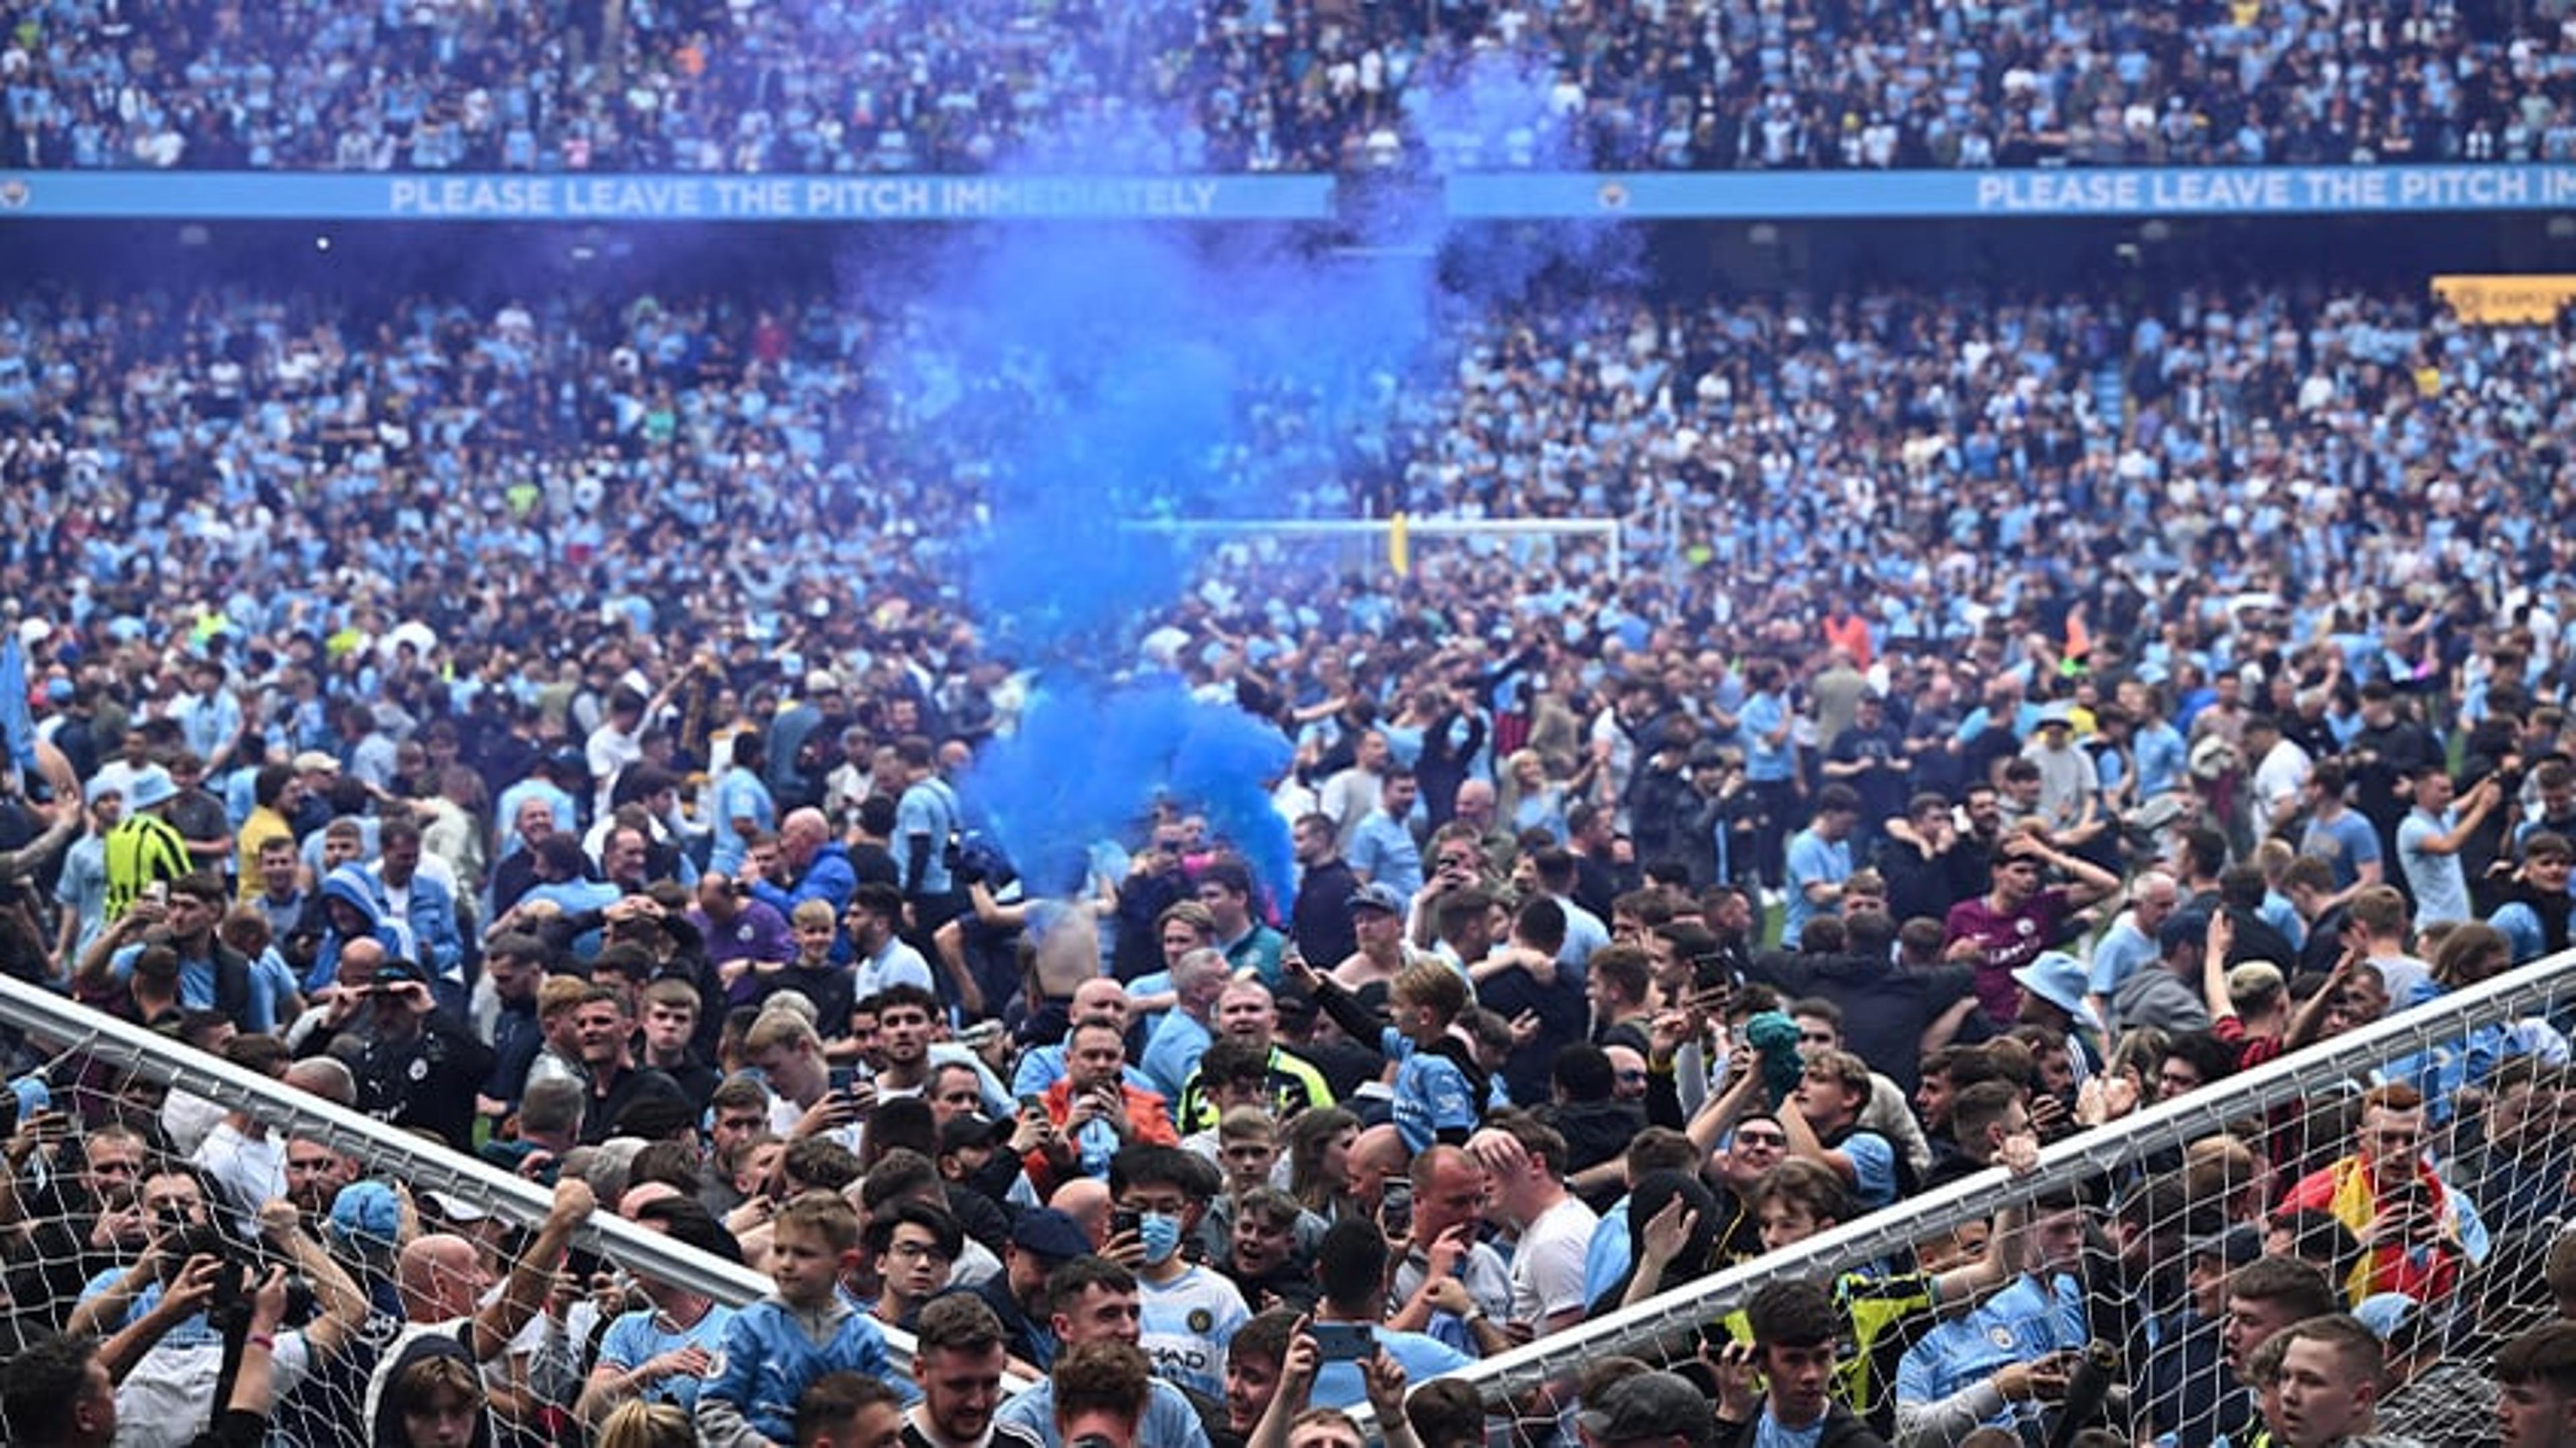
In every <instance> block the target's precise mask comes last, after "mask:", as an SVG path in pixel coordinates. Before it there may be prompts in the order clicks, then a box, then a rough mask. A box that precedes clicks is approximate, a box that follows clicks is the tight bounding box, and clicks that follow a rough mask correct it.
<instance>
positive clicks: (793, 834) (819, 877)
mask: <svg viewBox="0 0 2576 1448" xmlns="http://www.w3.org/2000/svg"><path fill="white" fill-rule="evenodd" d="M858 888H859V875H858V871H857V870H855V869H853V868H851V866H850V847H849V846H847V845H845V844H842V843H841V842H840V841H839V840H836V839H834V838H832V823H831V821H830V820H827V819H825V818H824V817H823V812H822V811H821V810H819V809H810V808H809V809H799V810H790V811H788V814H787V818H785V819H783V820H780V821H779V822H778V864H777V868H776V869H775V871H773V873H772V874H771V875H770V877H769V878H767V879H762V880H755V881H753V882H752V886H751V893H752V898H754V899H756V900H759V901H760V902H761V903H763V904H765V905H767V906H768V907H769V908H770V909H772V910H775V911H777V912H778V915H779V918H780V919H782V920H785V919H792V918H794V916H795V914H796V907H797V906H799V905H801V904H803V903H805V902H806V901H808V900H820V901H822V902H824V903H825V904H827V905H829V906H831V907H832V918H833V919H835V920H838V919H840V918H841V916H842V915H843V914H844V913H846V912H847V911H848V910H849V908H850V896H851V894H852V893H854V892H855V891H857V889H858ZM849 952H850V947H849V942H847V941H841V942H839V943H837V944H835V945H834V946H833V947H832V958H833V959H834V960H837V961H840V962H842V963H844V964H846V963H848V961H849V958H850V954H849Z"/></svg>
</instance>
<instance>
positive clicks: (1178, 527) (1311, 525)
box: [1119, 514, 1626, 583]
mask: <svg viewBox="0 0 2576 1448" xmlns="http://www.w3.org/2000/svg"><path fill="white" fill-rule="evenodd" d="M1119 526H1120V527H1121V528H1123V529H1125V530H1126V531H1128V532H1133V533H1155V534H1161V535H1164V536H1167V537H1173V538H1194V539H1244V540H1251V539H1258V538H1264V537H1270V538H1308V539H1316V540H1322V541H1327V542H1329V541H1336V540H1339V541H1345V542H1351V541H1358V542H1365V541H1369V540H1372V539H1374V540H1377V541H1378V542H1379V543H1380V545H1381V546H1383V545H1384V544H1385V543H1386V542H1387V541H1388V540H1390V539H1392V538H1394V537H1396V536H1397V535H1398V533H1399V530H1400V531H1401V535H1402V536H1403V537H1404V538H1405V539H1407V540H1408V541H1410V540H1412V539H1417V538H1459V539H1477V538H1491V539H1542V540H1544V539H1558V538H1562V539H1570V540H1575V541H1584V540H1591V541H1597V542H1599V543H1601V544H1602V545H1603V548H1602V553H1603V561H1604V567H1605V569H1606V571H1607V573H1608V574H1609V577H1610V580H1611V581H1612V582H1613V583H1616V582H1618V581H1619V578H1620V576H1621V574H1622V573H1623V571H1624V570H1625V567H1626V565H1625V561H1624V560H1623V559H1622V558H1621V556H1620V524H1619V520H1618V519H1616V518H1443V517H1421V518H1417V517H1413V516H1411V515H1409V514H1398V515H1396V516H1395V517H1392V518H1131V519H1127V520H1125V521H1123V522H1121V523H1120V524H1119Z"/></svg>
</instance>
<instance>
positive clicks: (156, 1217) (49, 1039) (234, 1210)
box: [0, 981, 910, 1444]
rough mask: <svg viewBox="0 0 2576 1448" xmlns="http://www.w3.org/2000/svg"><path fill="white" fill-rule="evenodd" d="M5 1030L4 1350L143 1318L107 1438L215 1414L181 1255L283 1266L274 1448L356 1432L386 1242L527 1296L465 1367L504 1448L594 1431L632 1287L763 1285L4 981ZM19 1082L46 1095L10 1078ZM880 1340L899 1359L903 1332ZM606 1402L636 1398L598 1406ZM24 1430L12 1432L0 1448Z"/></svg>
mask: <svg viewBox="0 0 2576 1448" xmlns="http://www.w3.org/2000/svg"><path fill="white" fill-rule="evenodd" d="M0 1020H5V1022H6V1023H7V1025H8V1026H9V1027H11V1028H13V1030H14V1031H17V1032H23V1033H24V1037H23V1041H22V1042H21V1043H20V1048H21V1053H22V1055H23V1056H25V1057H27V1058H29V1059H30V1060H31V1061H32V1063H33V1066H34V1069H32V1070H28V1071H26V1072H23V1073H18V1074H17V1079H18V1080H19V1081H20V1082H21V1083H22V1085H21V1088H20V1091H19V1093H18V1100H17V1103H16V1104H17V1106H18V1107H19V1117H18V1121H17V1126H16V1129H15V1131H14V1132H13V1133H12V1134H11V1136H10V1155H11V1163H10V1164H11V1166H12V1167H13V1168H14V1169H13V1170H12V1171H11V1172H10V1173H9V1178H10V1180H11V1182H12V1183H13V1184H14V1187H13V1190H12V1191H11V1193H10V1195H9V1198H8V1199H7V1201H6V1202H5V1203H0V1207H5V1210H0V1228H5V1241H6V1244H7V1247H6V1250H7V1258H6V1265H7V1273H8V1275H7V1285H8V1303H7V1306H8V1317H7V1319H6V1321H7V1340H6V1341H5V1343H0V1354H5V1353H14V1352H16V1351H18V1350H19V1349H20V1348H21V1347H22V1346H24V1345H26V1344H29V1343H34V1342H39V1341H42V1340H44V1339H45V1338H47V1337H48V1336H49V1335H51V1334H52V1333H54V1332H56V1331H58V1330H66V1329H67V1330H70V1331H73V1332H80V1333H88V1334H91V1335H94V1336H97V1337H100V1338H105V1339H110V1340H111V1344H112V1342H113V1339H114V1336H115V1334H117V1333H119V1332H120V1331H123V1330H126V1329H128V1328H134V1327H136V1325H137V1324H142V1326H141V1327H140V1328H137V1330H138V1331H140V1332H143V1333H145V1334H146V1335H147V1337H148V1339H149V1341H150V1344H151V1345H150V1347H149V1349H148V1351H146V1352H145V1353H144V1355H143V1356H142V1357H141V1359H140V1361H139V1362H138V1363H137V1364H136V1365H135V1366H134V1368H133V1370H132V1371H131V1372H130V1373H128V1374H126V1375H125V1376H124V1379H123V1381H122V1383H121V1384H120V1385H119V1387H118V1393H117V1399H118V1409H119V1428H118V1438H117V1441H118V1442H119V1443H139V1444H160V1443H184V1442H187V1441H188V1440H189V1439H190V1438H191V1437H192V1436H194V1434H195V1433H196V1432H197V1431H199V1430H201V1429H203V1428H205V1427H206V1425H207V1422H208V1420H209V1417H210V1415H211V1413H212V1410H213V1409H214V1407H215V1405H216V1401H217V1397H218V1377H219V1375H221V1373H222V1372H223V1364H224V1359H225V1348H224V1342H223V1340H224V1332H223V1323H224V1315H223V1313H222V1311H221V1310H220V1303H219V1302H218V1303H217V1304H214V1305H215V1306H216V1308H217V1310H215V1311H211V1312H188V1313H184V1314H181V1313H176V1312H173V1313H170V1314H167V1316H168V1318H169V1319H170V1320H169V1321H168V1322H166V1323H162V1322H160V1321H158V1320H156V1319H155V1316H154V1313H155V1307H156V1304H159V1303H161V1302H162V1301H163V1300H164V1299H165V1297H167V1296H169V1295H170V1294H173V1293H184V1292H185V1291H186V1290H187V1284H188V1282H189V1280H190V1279H191V1277H192V1276H207V1277H213V1276H221V1275H224V1274H223V1273H221V1272H218V1271H215V1270H214V1269H212V1268H211V1267H208V1266H204V1265H200V1266H198V1267H196V1268H195V1269H194V1271H193V1272H192V1271H191V1269H190V1267H189V1265H188V1264H190V1263H191V1262H194V1261H199V1260H200V1259H209V1260H211V1261H220V1262H223V1263H229V1264H237V1265H238V1266H239V1267H240V1268H241V1269H242V1271H243V1272H244V1273H245V1275H246V1276H247V1278H248V1280H249V1282H250V1283H251V1284H252V1285H254V1286H255V1285H256V1284H257V1283H258V1282H259V1281H260V1280H261V1278H262V1277H263V1276H264V1274H265V1269H266V1268H268V1267H269V1266H271V1265H276V1266H281V1267H283V1268H285V1269H287V1270H288V1272H289V1273H290V1274H291V1276H290V1279H289V1280H290V1291H289V1294H288V1295H289V1298H290V1301H289V1303H288V1306H287V1312H286V1323H285V1324H284V1325H285V1326H286V1327H289V1328H292V1329H293V1330H292V1331H280V1332H278V1333H277V1334H276V1337H277V1339H278V1341H279V1348H278V1351H277V1355H276V1361H277V1364H278V1370H279V1376H278V1386H279V1388H280V1389H281V1396H280V1397H279V1399H278V1403H277V1406H276V1410H275V1415H274V1418H273V1430H274V1432H273V1438H272V1441H282V1442H288V1443H298V1444H342V1443H346V1444H363V1443H366V1442H368V1441H370V1438H369V1429H368V1421H369V1412H368V1407H369V1404H370V1402H371V1400H372V1397H373V1391H372V1390H371V1386H370V1379H371V1377H374V1376H377V1372H376V1370H377V1368H378V1366H379V1364H380V1363H381V1362H383V1361H384V1360H385V1358H386V1357H387V1355H388V1354H389V1353H390V1352H392V1351H394V1350H396V1349H398V1347H399V1346H400V1336H399V1334H400V1332H401V1328H402V1322H403V1318H404V1315H405V1303H404V1300H403V1296H402V1291H401V1285H402V1283H404V1282H408V1281H409V1280H410V1278H409V1276H408V1274H407V1273H406V1272H405V1271H404V1268H403V1266H402V1258H401V1256H400V1254H399V1244H401V1243H409V1242H414V1241H417V1240H418V1239H420V1238H422V1237H424V1236H428V1235H431V1234H445V1235H448V1236H451V1237H453V1238H455V1239H456V1241H457V1243H458V1244H459V1245H457V1246H456V1248H455V1250H456V1251H457V1252H458V1253H460V1254H462V1255H461V1256H459V1257H458V1258H457V1260H456V1261H455V1262H454V1263H453V1268H452V1270H453V1271H454V1272H455V1273H456V1274H458V1276H459V1277H460V1279H461V1280H463V1281H464V1282H465V1283H466V1284H467V1285H466V1287H465V1289H464V1290H465V1291H466V1292H467V1294H468V1295H469V1297H471V1298H479V1299H480V1300H481V1302H482V1304H483V1305H485V1306H489V1305H490V1304H491V1303H492V1302H493V1301H495V1300H496V1299H509V1298H512V1297H514V1296H516V1297H518V1298H520V1299H521V1300H522V1301H524V1302H525V1304H526V1305H527V1309H528V1310H523V1311H518V1312H507V1315H506V1316H504V1317H502V1318H500V1319H498V1321H499V1322H500V1323H501V1324H502V1325H504V1326H509V1325H511V1324H513V1323H516V1324H517V1325H516V1329H515V1331H514V1332H512V1333H511V1335H510V1336H509V1338H508V1344H507V1346H506V1347H504V1348H502V1349H501V1350H499V1351H498V1352H496V1353H493V1354H492V1355H490V1356H489V1357H488V1358H487V1359H486V1361H485V1363H484V1365H483V1373H484V1378H485V1382H486V1385H487V1387H488V1388H489V1389H490V1402H491V1404H492V1408H493V1413H494V1420H495V1426H496V1428H497V1430H498V1431H499V1432H500V1433H501V1434H502V1435H503V1438H504V1439H505V1440H506V1441H513V1442H520V1443H551V1442H578V1441H582V1436H583V1432H584V1427H583V1424H582V1420H581V1418H580V1416H579V1415H577V1412H576V1410H577V1409H579V1408H582V1407H584V1406H589V1407H591V1408H592V1409H593V1411H592V1412H591V1413H590V1415H589V1416H590V1418H591V1419H592V1421H593V1422H595V1421H596V1419H597V1418H598V1417H599V1416H600V1413H599V1411H598V1409H599V1408H600V1407H601V1406H602V1405H603V1404H602V1402H600V1401H594V1403H592V1404H590V1405H585V1404H583V1402H582V1396H583V1388H584V1386H585V1383H586V1382H587V1381H588V1380H589V1379H590V1377H591V1375H592V1373H593V1371H594V1369H595V1368H596V1366H597V1365H598V1363H599V1362H600V1361H601V1360H602V1348H603V1342H604V1339H605V1338H606V1336H607V1331H608V1329H609V1327H610V1326H611V1324H612V1323H613V1322H614V1320H615V1319H616V1318H617V1317H618V1316H620V1315H622V1314H625V1313H628V1312H632V1311H637V1310H643V1309H647V1308H652V1307H659V1306H661V1305H662V1302H659V1301H651V1300H648V1299H647V1298H646V1297H645V1296H644V1295H643V1292H642V1288H643V1286H644V1284H645V1282H646V1281H647V1280H648V1279H649V1281H650V1282H651V1283H653V1284H655V1285H657V1287H676V1288H679V1289H681V1290H682V1291H683V1292H684V1293H685V1294H686V1298H688V1299H702V1300H704V1301H705V1302H707V1303H709V1304H711V1305H712V1306H714V1307H719V1308H731V1307H739V1306H741V1305H743V1304H745V1303H748V1302H750V1301H752V1300H753V1299H754V1298H756V1297H758V1296H759V1295H761V1294H762V1293H764V1292H766V1291H768V1290H769V1288H770V1282H769V1279H768V1278H767V1276H766V1275H764V1274H763V1273H760V1272H756V1271H753V1270H750V1269H748V1268H746V1267H744V1266H743V1265H741V1264H740V1263H737V1262H732V1261H728V1260H725V1259H722V1258H719V1257H717V1256H714V1255H710V1254H709V1253H707V1252H704V1251H701V1250H698V1249H697V1248H695V1247H692V1246H689V1245H686V1244H684V1243H681V1242H678V1241H674V1240H673V1239H672V1238H671V1237H669V1236H666V1235H663V1234H662V1233H661V1232H658V1231H654V1230H649V1229H647V1228H645V1227H640V1226H638V1225H636V1224H634V1223H632V1222H628V1221H625V1220H621V1219H619V1218H617V1217H615V1216H613V1215H612V1214H610V1213H608V1212H606V1211H594V1212H589V1213H585V1214H583V1216H582V1219H581V1222H580V1225H579V1226H578V1227H577V1228H576V1229H574V1230H573V1231H571V1232H570V1233H569V1234H565V1240H564V1243H563V1245H561V1246H556V1247H552V1248H549V1247H548V1245H547V1242H548V1238H547V1234H546V1233H545V1232H544V1231H543V1230H542V1225H543V1223H544V1222H545V1220H546V1218H547V1216H548V1212H549V1208H550V1206H552V1205H553V1204H554V1202H555V1200H556V1198H555V1195H554V1193H552V1192H550V1191H549V1190H548V1189H547V1188H545V1187H543V1186H540V1185H539V1184H537V1183H536V1182H534V1181H531V1180H527V1179H524V1178H522V1177H519V1176H514V1175H512V1174H510V1173H507V1172H503V1171H500V1170H498V1169H496V1168H494V1167H492V1166H490V1165H488V1164H486V1163H484V1162H482V1161H479V1160H477V1159H474V1158H471V1157H468V1156H465V1155H463V1154H461V1153H458V1152H456V1151H453V1150H450V1149H448V1148H447V1147H445V1146H443V1145H441V1144H438V1143H435V1142H429V1141H425V1140H423V1139H420V1138H417V1137H413V1136H410V1135H407V1134H405V1133H403V1132H401V1131H398V1130H396V1129H394V1128H391V1127H388V1126H385V1125H383V1124H381V1123H379V1122H376V1121H373V1120H370V1119H368V1118H366V1117H364V1116H360V1115H358V1114H356V1113H354V1112H351V1111H347V1110H344V1109H342V1108H340V1107H337V1106H335V1105H333V1104H331V1103H330V1102H328V1101H325V1100H322V1099H320V1098H318V1097H315V1096H312V1095H310V1094H307V1093H305V1092H302V1091H299V1090H298V1089H296V1088H295V1087H292V1086H289V1085H286V1084H284V1083H282V1082H280V1081H276V1080H272V1079H269V1078H266V1077H263V1076H260V1075H257V1074H255V1073H252V1072H249V1071H246V1070H243V1069H241V1068H240V1067H237V1066H235V1065H232V1064H230V1063H229V1062H227V1061H225V1060H222V1059H219V1058H217V1057H214V1056H210V1055H207V1054H205V1053H203V1052H200V1051H196V1050H193V1049H191V1048H189V1047H186V1046H182V1045H179V1044H177V1043H175V1042H173V1041H172V1040H170V1039H168V1038H166V1037H162V1036H158V1035H154V1034H152V1033H150V1032H147V1031H143V1030H140V1029H138V1028H135V1027H132V1026H130V1025H127V1024H125V1023H123V1022H121V1021H117V1020H113V1019H110V1018H107V1017H104V1016H101V1015H98V1014H96V1013H95V1012H91V1011H88V1010H85V1009H84V1008H82V1007H79V1006H76V1005H72V1004H70V1003H68V1002H65V1001H63V1000H62V999H61V998H59V997H56V996H52V995H50V994H48V993H46V992H43V991H41V990H37V989H35V988H32V987H28V986H25V985H23V984H21V983H19V982H16V981H0ZM36 1081H42V1082H45V1083H48V1086H49V1090H48V1091H46V1092H42V1093H40V1092H38V1091H36V1090H35V1089H34V1088H33V1087H32V1086H29V1085H26V1084H23V1083H30V1082H36ZM262 1198H266V1199H268V1201H270V1202H279V1201H282V1202H284V1203H288V1204H291V1207H292V1210H290V1209H289V1208H288V1207H287V1206H275V1205H271V1206H266V1207H265V1208H264V1207H263V1203H262V1200H261V1199H262ZM469 1249H470V1250H469ZM663 1300H664V1301H667V1300H669V1299H668V1298H665V1299H663ZM505 1311H506V1309H505ZM412 1316H413V1317H415V1318H417V1317H419V1314H418V1313H413V1314H412ZM484 1320H485V1321H493V1320H494V1319H490V1318H486V1319H484ZM161 1328H166V1330H156V1329H161ZM885 1336H886V1338H887V1340H888V1346H889V1351H890V1353H891V1354H892V1356H893V1358H894V1362H895V1365H896V1367H897V1368H898V1370H902V1369H906V1368H908V1366H909V1362H910V1340H909V1338H908V1337H906V1336H905V1335H904V1334H902V1333H899V1332H896V1331H893V1330H891V1329H889V1330H887V1331H886V1333H885ZM235 1351H236V1352H238V1349H236V1350H235ZM656 1380H657V1381H658V1379H656ZM620 1396H631V1393H627V1394H620V1393H614V1392H612V1393H609V1394H607V1399H610V1400H613V1399H615V1398H617V1397H620ZM662 1396H668V1395H667V1394H664V1395H662ZM33 1436H34V1435H33V1432H32V1431H20V1430H17V1429H16V1428H15V1427H14V1426H11V1430H10V1431H7V1432H0V1441H12V1442H14V1441H22V1440H24V1439H27V1438H30V1437H33Z"/></svg>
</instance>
